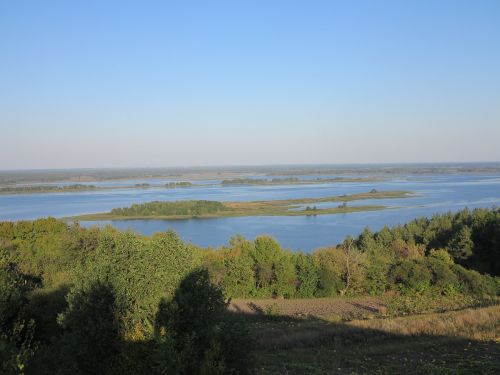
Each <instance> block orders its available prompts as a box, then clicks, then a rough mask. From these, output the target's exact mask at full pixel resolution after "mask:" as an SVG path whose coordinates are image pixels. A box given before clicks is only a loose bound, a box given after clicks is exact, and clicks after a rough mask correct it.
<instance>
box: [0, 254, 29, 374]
mask: <svg viewBox="0 0 500 375" xmlns="http://www.w3.org/2000/svg"><path fill="white" fill-rule="evenodd" d="M33 286H34V285H33V284H32V283H31V282H30V280H29V278H27V277H26V276H25V275H23V274H21V273H20V272H19V270H18V269H17V267H16V265H14V264H5V263H4V262H3V261H2V259H0V372H1V373H2V374H24V373H25V370H26V366H27V364H28V363H29V361H30V359H31V358H32V357H33V354H34V352H35V349H36V344H35V342H34V339H33V336H34V331H35V322H34V321H33V320H32V319H29V318H28V317H27V316H26V305H27V303H28V300H27V298H26V294H27V292H28V291H29V290H31V289H32V288H33Z"/></svg>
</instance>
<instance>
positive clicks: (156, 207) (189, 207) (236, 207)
mask: <svg viewBox="0 0 500 375" xmlns="http://www.w3.org/2000/svg"><path fill="white" fill-rule="evenodd" d="M411 196H412V194H411V193H410V192H407V191H376V190H372V191H370V192H367V193H359V194H350V195H342V196H333V197H323V198H299V199H286V200H270V201H253V202H217V201H207V200H187V201H174V202H165V201H155V202H148V203H142V204H134V205H132V206H130V207H125V208H115V209H113V210H111V211H110V212H108V213H99V214H89V215H82V216H78V217H75V219H78V220H113V219H164V220H169V219H189V218H194V217H199V218H210V217H231V216H303V215H325V214H336V213H346V212H357V211H373V210H381V209H384V208H385V206H382V205H364V206H349V205H348V202H351V201H358V200H366V199H393V198H407V197H411ZM329 202H330V203H331V202H339V203H341V204H339V206H337V207H332V208H317V207H316V206H313V207H307V208H305V209H302V208H301V206H302V205H305V204H307V205H314V204H319V203H329Z"/></svg>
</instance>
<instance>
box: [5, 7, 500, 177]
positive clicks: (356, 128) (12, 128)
mask: <svg viewBox="0 0 500 375" xmlns="http://www.w3.org/2000/svg"><path fill="white" fill-rule="evenodd" d="M0 131H1V132H0V169H12V168H66V167H135V166H184V165H234V164H280V163H358V162H360V163H361V162H432V161H440V162H441V161H498V160H500V1H498V0H492V1H482V0H477V1H473V0H469V1H460V0H452V1H444V0H432V1H422V0H418V1H417V0H415V1H401V0H399V1H347V0H346V1H333V0H331V1H314V0H311V1H306V0H304V1H290V0H288V1H272V0H267V1H227V2H221V1H215V0H214V1H199V2H193V1H157V2H156V1H146V0H145V1H124V0H121V1H88V0H87V1H50V0H47V1H22V0H18V1H2V2H0Z"/></svg>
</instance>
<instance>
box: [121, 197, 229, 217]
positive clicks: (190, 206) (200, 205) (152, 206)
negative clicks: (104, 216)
mask: <svg viewBox="0 0 500 375" xmlns="http://www.w3.org/2000/svg"><path fill="white" fill-rule="evenodd" d="M225 209H226V207H225V206H224V204H222V203H221V202H216V201H205V200H200V201H175V202H148V203H143V204H133V205H132V206H130V207H125V208H114V209H112V210H111V214H113V215H120V216H172V215H189V216H199V215H205V214H210V213H217V212H220V211H224V210H225Z"/></svg>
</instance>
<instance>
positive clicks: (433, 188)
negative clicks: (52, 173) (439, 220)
mask: <svg viewBox="0 0 500 375" xmlns="http://www.w3.org/2000/svg"><path fill="white" fill-rule="evenodd" d="M256 177H258V176H256ZM297 177H299V178H306V176H297ZM321 177H322V178H326V177H330V176H321ZM307 178H311V176H307ZM132 182H133V183H141V182H150V183H162V182H165V181H159V180H153V181H145V180H133V181H129V182H123V181H120V183H119V184H120V185H127V184H129V185H130V184H132ZM202 182H203V183H217V181H202ZM195 183H200V182H199V181H198V182H195ZM371 189H377V190H379V191H381V190H407V191H412V192H414V193H415V194H416V196H415V197H412V198H405V199H386V200H383V199H382V200H369V201H358V202H353V203H350V205H355V204H357V205H359V204H363V205H364V204H382V205H387V206H390V208H389V209H386V210H383V211H372V212H357V213H348V214H336V215H318V216H287V217H276V216H267V217H266V216H259V217H255V216H254V217H234V218H217V219H190V220H176V221H165V220H115V221H100V222H82V225H85V226H89V225H104V224H111V225H113V226H115V227H117V228H120V229H128V228H130V229H132V230H134V231H137V232H140V233H143V234H146V235H150V234H151V233H154V232H158V231H164V230H167V229H174V230H175V231H177V232H178V233H179V234H180V235H181V237H182V238H183V239H184V240H186V241H191V242H193V243H195V244H197V245H201V246H213V247H217V246H220V245H223V244H226V243H227V242H228V240H229V238H230V237H231V236H233V235H235V234H242V235H244V236H245V237H248V238H254V237H255V236H257V235H260V234H269V235H272V236H273V237H275V238H276V239H277V240H278V241H279V242H280V243H281V244H282V245H283V246H285V247H287V248H290V249H294V250H303V251H310V250H312V249H314V248H317V247H322V246H328V245H334V244H337V243H338V242H340V241H342V240H343V239H344V238H345V236H347V235H353V236H356V235H358V234H359V233H361V231H362V230H363V229H364V228H365V227H369V228H371V229H372V230H379V229H380V228H382V227H383V226H384V225H389V226H391V225H395V224H400V223H405V222H407V221H409V220H411V219H413V218H416V217H420V216H427V217H430V216H432V215H433V214H435V213H443V212H447V211H450V210H451V211H457V210H459V209H461V208H464V207H469V208H476V207H488V208H489V207H492V206H495V205H496V206H499V205H500V175H484V174H482V175H471V174H459V175H448V174H444V175H428V176H422V175H417V176H412V175H408V176H399V177H396V178H391V179H388V180H384V181H378V182H355V183H347V182H342V183H338V182H337V183H325V184H310V185H282V186H246V185H245V186H220V185H212V186H196V185H195V186H194V187H191V188H179V189H166V188H150V189H136V188H128V187H124V188H120V189H113V190H106V191H89V192H74V193H44V194H18V195H14V194H13V195H0V221H3V220H24V219H36V218H39V217H46V216H54V217H66V216H73V215H80V214H86V213H96V212H106V211H109V210H110V209H112V208H115V207H125V206H129V205H131V204H133V203H142V202H150V201H155V200H169V201H172V200H185V199H207V200H218V201H251V200H272V199H288V198H312V197H326V196H334V195H342V194H353V193H362V192H367V191H370V190H371ZM317 206H318V208H319V207H321V205H317Z"/></svg>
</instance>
